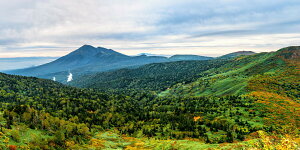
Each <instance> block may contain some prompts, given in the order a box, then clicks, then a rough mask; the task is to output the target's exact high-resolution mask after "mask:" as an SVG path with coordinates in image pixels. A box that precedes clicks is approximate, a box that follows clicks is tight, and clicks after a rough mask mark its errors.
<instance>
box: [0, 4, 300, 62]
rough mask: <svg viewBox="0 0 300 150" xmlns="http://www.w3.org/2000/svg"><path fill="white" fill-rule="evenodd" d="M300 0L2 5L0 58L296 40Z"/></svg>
mask: <svg viewBox="0 0 300 150" xmlns="http://www.w3.org/2000/svg"><path fill="white" fill-rule="evenodd" d="M299 14H300V1H299V0H251V1H249V0H176V1H175V0H151V1H150V0H109V1H104V0H85V1H82V0H42V1H41V0H9V1H0V35H1V36H0V57H29V56H62V55H65V54H67V53H69V52H71V51H72V50H74V49H76V48H78V47H80V46H81V45H83V44H90V45H93V46H102V47H107V48H111V49H114V50H117V51H119V52H122V53H125V54H128V55H135V54H138V53H152V54H164V55H172V54H198V55H207V56H218V55H222V54H225V53H229V52H233V51H238V50H252V51H255V52H262V51H274V50H277V49H279V48H282V47H285V46H290V45H299V43H300V15H299Z"/></svg>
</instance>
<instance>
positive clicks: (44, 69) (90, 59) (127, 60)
mask: <svg viewBox="0 0 300 150" xmlns="http://www.w3.org/2000/svg"><path fill="white" fill-rule="evenodd" d="M209 59H213V58H212V57H205V56H198V55H174V56H171V57H170V58H168V57H163V56H147V55H140V56H128V55H124V54H121V53H118V52H116V51H114V50H112V49H106V48H103V47H93V46H90V45H83V46H82V47H80V48H78V49H77V50H75V51H73V52H71V53H69V54H67V55H65V56H63V57H60V58H58V59H56V60H54V61H52V62H50V63H46V64H43V65H40V66H35V67H30V68H25V69H18V70H10V71H5V73H9V74H15V75H24V76H34V77H40V78H45V79H51V78H53V77H56V79H57V81H60V82H64V80H65V78H66V76H67V75H68V74H69V73H70V72H71V73H72V74H73V75H74V76H80V75H83V74H90V73H95V72H103V71H109V70H115V69H120V68H129V67H137V66H141V65H145V64H150V63H161V62H171V61H182V60H209Z"/></svg>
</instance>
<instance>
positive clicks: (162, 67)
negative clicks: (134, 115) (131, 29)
mask: <svg viewBox="0 0 300 150" xmlns="http://www.w3.org/2000/svg"><path fill="white" fill-rule="evenodd" d="M229 61H230V60H206V61H178V62H167V63H154V64H149V65H145V66H141V67H139V68H134V69H120V70H116V71H111V72H104V73H97V74H91V75H84V76H81V77H78V78H75V79H74V80H73V81H72V82H69V83H68V84H69V85H72V86H76V87H84V88H95V89H98V90H102V91H106V92H107V91H111V92H116V93H124V94H126V93H127V94H128V93H131V92H145V91H147V92H151V91H154V92H157V91H162V90H166V89H167V88H169V87H171V86H172V85H175V84H177V83H182V82H184V83H190V82H192V81H195V80H196V79H198V78H199V77H201V76H199V75H200V73H201V72H203V71H207V70H209V69H212V68H219V67H220V66H222V65H224V64H226V63H228V62H229Z"/></svg>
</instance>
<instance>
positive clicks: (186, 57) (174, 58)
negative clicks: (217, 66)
mask: <svg viewBox="0 0 300 150" xmlns="http://www.w3.org/2000/svg"><path fill="white" fill-rule="evenodd" d="M210 59H214V58H213V57H206V56H199V55H173V56H171V57H170V58H169V60H171V61H181V60H210Z"/></svg>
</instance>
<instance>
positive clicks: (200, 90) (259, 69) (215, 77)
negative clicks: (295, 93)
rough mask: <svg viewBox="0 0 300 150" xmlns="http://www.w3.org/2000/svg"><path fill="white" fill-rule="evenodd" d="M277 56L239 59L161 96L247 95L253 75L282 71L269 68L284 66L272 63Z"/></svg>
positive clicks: (277, 62) (179, 85) (255, 56)
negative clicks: (247, 87)
mask: <svg viewBox="0 0 300 150" xmlns="http://www.w3.org/2000/svg"><path fill="white" fill-rule="evenodd" d="M275 55H276V53H261V54H256V55H251V56H242V57H238V58H236V59H235V60H234V61H233V62H230V63H228V64H226V65H224V66H222V67H220V68H217V69H211V70H208V71H206V72H204V73H203V74H204V75H205V76H204V77H202V78H199V79H198V80H197V81H195V82H192V83H189V84H185V85H182V84H178V85H175V86H174V87H173V88H170V89H168V90H166V91H164V92H162V93H161V94H160V95H161V96H164V95H168V94H172V95H177V94H180V95H182V94H183V95H193V96H210V95H215V96H222V95H232V94H234V95H239V94H245V93H247V89H246V86H247V85H248V81H249V80H250V79H251V77H252V76H253V75H255V74H261V73H265V72H270V71H271V72H274V71H275V70H277V71H278V70H279V69H280V67H278V68H274V67H268V66H270V65H272V66H273V65H277V66H282V65H283V62H282V61H276V62H274V61H272V57H274V56H275ZM274 69H275V70H274Z"/></svg>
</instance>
